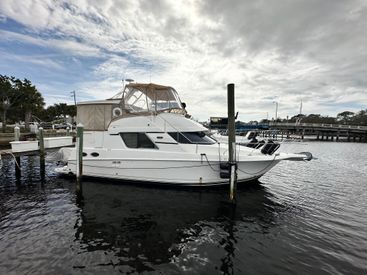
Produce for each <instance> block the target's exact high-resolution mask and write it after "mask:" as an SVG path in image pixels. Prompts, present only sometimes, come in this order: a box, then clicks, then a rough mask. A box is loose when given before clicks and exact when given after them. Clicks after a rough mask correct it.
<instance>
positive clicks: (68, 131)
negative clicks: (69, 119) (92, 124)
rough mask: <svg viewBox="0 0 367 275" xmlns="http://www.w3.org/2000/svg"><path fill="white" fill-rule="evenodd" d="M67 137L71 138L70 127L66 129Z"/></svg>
mask: <svg viewBox="0 0 367 275" xmlns="http://www.w3.org/2000/svg"><path fill="white" fill-rule="evenodd" d="M66 135H67V136H70V127H69V126H68V127H66Z"/></svg>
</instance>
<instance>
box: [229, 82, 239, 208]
mask: <svg viewBox="0 0 367 275" xmlns="http://www.w3.org/2000/svg"><path fill="white" fill-rule="evenodd" d="M234 100H235V98H234V84H233V83H231V84H228V85H227V104H228V162H229V166H230V169H231V170H230V182H229V183H230V193H229V199H230V202H232V203H235V202H236V181H237V171H236V169H237V165H236V160H235V159H236V158H235V154H236V151H235V150H236V128H235V116H234V114H235V102H234Z"/></svg>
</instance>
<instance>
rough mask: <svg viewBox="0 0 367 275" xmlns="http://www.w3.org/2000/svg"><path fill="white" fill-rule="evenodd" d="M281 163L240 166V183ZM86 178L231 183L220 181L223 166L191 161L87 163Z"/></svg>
mask: <svg viewBox="0 0 367 275" xmlns="http://www.w3.org/2000/svg"><path fill="white" fill-rule="evenodd" d="M278 162H279V160H276V159H269V160H257V161H242V162H238V163H237V165H238V169H237V181H238V182H247V181H252V180H255V179H258V178H260V177H261V176H262V175H264V174H265V173H266V172H268V171H269V170H270V169H271V168H272V167H274V166H275V165H276V164H277V163H278ZM75 171H76V165H75V161H69V162H68V165H67V166H64V167H61V168H58V169H57V172H59V173H62V174H70V175H75ZM83 176H88V177H96V178H108V179H114V180H123V181H134V182H145V183H148V182H150V183H159V184H170V185H184V186H214V185H226V184H228V183H229V180H228V179H223V178H221V177H220V165H219V162H207V161H188V160H185V161H182V160H134V159H109V160H89V159H83Z"/></svg>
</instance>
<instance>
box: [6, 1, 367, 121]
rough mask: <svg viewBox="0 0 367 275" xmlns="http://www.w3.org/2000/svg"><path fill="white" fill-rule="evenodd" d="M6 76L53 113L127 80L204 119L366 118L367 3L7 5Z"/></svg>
mask: <svg viewBox="0 0 367 275" xmlns="http://www.w3.org/2000/svg"><path fill="white" fill-rule="evenodd" d="M0 74H5V75H13V76H15V77H18V78H29V79H30V80H31V81H32V82H33V83H34V84H36V86H37V87H38V89H39V90H40V91H41V92H42V94H43V95H44V97H45V99H46V102H47V104H53V103H57V102H70V103H71V102H72V98H71V97H70V91H72V90H75V91H76V92H77V97H78V100H80V101H81V100H88V99H95V98H98V99H102V98H108V97H110V96H112V95H113V94H115V93H117V92H118V91H119V89H120V88H121V85H122V83H121V79H122V78H123V77H124V76H125V77H126V78H133V79H134V80H136V81H138V82H150V81H151V82H154V83H159V84H165V85H170V86H173V87H175V88H176V90H177V91H178V92H179V94H180V96H181V99H182V101H184V102H186V103H187V106H188V107H187V109H188V111H189V113H190V114H192V115H193V116H194V117H195V118H198V119H200V120H206V119H207V118H208V117H210V116H222V115H225V114H226V84H227V83H235V84H236V107H237V111H239V113H240V116H239V118H240V119H241V120H244V121H249V120H253V119H261V118H266V116H267V114H268V116H269V118H272V117H274V113H275V104H274V101H276V102H278V103H279V111H278V115H279V116H280V117H283V118H284V117H286V116H287V115H288V116H290V117H291V116H293V115H296V114H298V112H299V106H300V102H301V100H302V101H303V113H306V114H310V113H318V114H323V115H330V116H335V115H336V114H337V113H338V112H341V111H345V110H350V111H358V110H361V109H366V108H367V1H365V0H263V1H261V0H259V1H254V0H231V1H220V0H215V1H214V0H103V1H99V0H90V1H88V0H1V1H0Z"/></svg>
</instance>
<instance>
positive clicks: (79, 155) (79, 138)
mask: <svg viewBox="0 0 367 275" xmlns="http://www.w3.org/2000/svg"><path fill="white" fill-rule="evenodd" d="M83 131H84V126H83V124H81V123H79V124H78V125H77V128H76V149H77V150H76V164H77V167H76V190H77V192H80V191H81V188H82V187H81V179H82V176H83Z"/></svg>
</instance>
